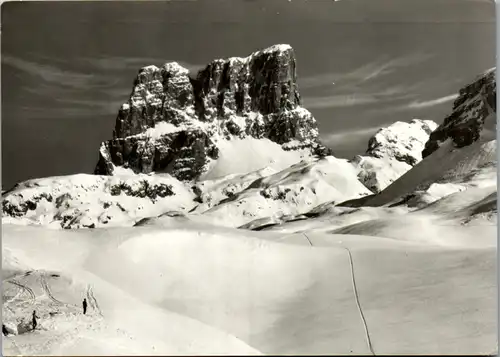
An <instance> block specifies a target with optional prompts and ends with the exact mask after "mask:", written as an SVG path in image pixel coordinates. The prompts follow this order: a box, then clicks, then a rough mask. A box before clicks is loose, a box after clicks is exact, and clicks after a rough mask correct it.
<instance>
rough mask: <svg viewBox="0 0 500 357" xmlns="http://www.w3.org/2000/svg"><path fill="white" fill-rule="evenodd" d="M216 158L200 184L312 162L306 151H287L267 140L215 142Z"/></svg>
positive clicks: (309, 154) (249, 138) (202, 176)
mask: <svg viewBox="0 0 500 357" xmlns="http://www.w3.org/2000/svg"><path fill="white" fill-rule="evenodd" d="M217 145H218V148H219V158H218V159H217V160H214V161H212V162H211V163H210V164H209V165H208V167H207V172H206V173H205V174H203V175H201V177H200V181H205V180H214V179H220V178H223V177H225V176H228V175H233V174H247V173H251V172H254V171H257V170H261V169H264V168H266V167H269V168H272V169H274V170H277V171H280V170H283V169H285V168H287V167H289V166H291V165H293V164H296V163H298V162H300V161H301V160H307V159H310V160H312V159H313V156H312V154H311V152H310V150H309V149H304V150H300V149H299V150H291V151H286V150H284V149H283V147H282V146H281V145H279V144H277V143H275V142H273V141H271V140H269V139H265V138H262V139H255V138H252V137H247V138H244V139H238V138H233V139H232V140H218V141H217Z"/></svg>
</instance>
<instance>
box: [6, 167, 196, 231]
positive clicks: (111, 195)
mask: <svg viewBox="0 0 500 357" xmlns="http://www.w3.org/2000/svg"><path fill="white" fill-rule="evenodd" d="M195 197H196V196H195V194H194V192H192V190H191V189H190V188H189V187H188V186H186V185H185V184H183V183H182V182H179V181H178V180H176V179H174V178H173V177H171V176H169V175H158V176H148V175H133V176H97V175H84V174H80V175H72V176H59V177H48V178H43V179H35V180H29V181H26V182H23V183H20V184H18V185H16V187H14V189H13V190H11V191H9V192H7V193H6V194H5V195H4V196H3V197H2V210H3V217H2V222H3V223H14V224H30V225H32V224H34V225H44V226H47V227H52V228H97V227H113V226H133V225H134V224H135V222H136V221H138V220H140V219H142V218H144V217H151V216H156V215H159V214H162V213H164V212H166V211H181V212H182V211H188V210H190V209H191V208H192V207H193V206H194V204H195V202H194V198H195Z"/></svg>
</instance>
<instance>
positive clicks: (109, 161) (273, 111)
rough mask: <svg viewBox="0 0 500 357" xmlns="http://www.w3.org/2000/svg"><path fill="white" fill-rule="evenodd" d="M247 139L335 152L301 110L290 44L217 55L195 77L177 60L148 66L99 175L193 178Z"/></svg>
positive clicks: (104, 148) (105, 146) (102, 155)
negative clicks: (225, 146)
mask: <svg viewBox="0 0 500 357" xmlns="http://www.w3.org/2000/svg"><path fill="white" fill-rule="evenodd" d="M246 137H252V138H256V139H262V138H267V139H269V140H271V141H273V142H275V143H277V144H279V145H281V146H282V149H283V150H304V149H305V150H307V151H308V153H309V156H314V155H319V156H326V155H328V154H330V153H331V151H330V150H329V149H327V148H326V147H324V146H323V145H322V144H321V143H320V141H319V133H318V127H317V123H316V120H315V119H314V117H313V116H312V114H311V113H310V112H309V111H308V110H306V109H304V108H303V107H301V100H300V95H299V92H298V86H297V77H296V60H295V54H294V51H293V49H292V48H291V47H290V46H288V45H276V46H272V47H270V48H268V49H265V50H263V51H258V52H255V53H253V54H251V55H250V56H248V57H246V58H229V59H218V60H214V61H212V62H211V63H210V64H209V65H208V66H207V67H205V68H204V69H202V70H201V71H200V72H199V73H198V74H197V75H196V76H195V77H191V76H190V73H189V71H188V70H187V69H186V68H183V67H182V66H180V65H179V64H178V63H176V62H171V63H166V64H164V65H163V66H162V67H161V68H159V67H156V66H147V67H144V68H142V69H141V70H140V71H139V74H138V76H137V78H136V80H135V82H134V88H133V91H132V93H131V95H130V98H129V100H128V101H127V102H126V103H125V104H123V105H122V107H121V108H120V110H119V113H118V117H117V119H116V125H115V130H114V132H113V139H112V140H108V141H106V142H103V143H102V144H101V147H100V150H99V162H98V164H97V166H96V169H95V173H96V174H101V175H112V174H116V170H117V168H119V167H122V168H128V169H130V170H132V171H133V172H135V173H150V172H165V173H170V174H171V175H172V176H174V177H176V178H178V179H180V180H193V179H197V178H198V177H199V176H200V175H202V174H203V173H205V172H206V171H207V170H208V166H209V164H210V163H212V162H213V161H216V160H217V159H218V158H219V147H220V146H221V145H222V142H224V141H227V140H231V139H234V138H239V139H242V138H246ZM298 161H300V160H297V161H296V162H298ZM264 166H266V164H265V163H263V164H262V166H261V167H264ZM261 167H259V168H261Z"/></svg>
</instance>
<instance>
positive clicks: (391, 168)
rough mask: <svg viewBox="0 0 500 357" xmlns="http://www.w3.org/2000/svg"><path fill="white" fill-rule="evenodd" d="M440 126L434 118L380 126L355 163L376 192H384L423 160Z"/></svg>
mask: <svg viewBox="0 0 500 357" xmlns="http://www.w3.org/2000/svg"><path fill="white" fill-rule="evenodd" d="M437 127H438V125H437V124H436V123H435V122H433V121H431V120H420V119H413V120H412V121H411V122H409V123H407V122H401V121H398V122H396V123H394V124H392V125H390V126H388V127H387V128H382V129H380V130H379V131H378V132H377V133H376V134H375V135H374V136H372V137H371V138H370V140H369V142H368V149H367V150H366V154H365V155H364V156H361V155H358V156H356V157H355V158H354V159H352V160H351V163H352V164H353V165H354V167H356V169H357V171H358V178H359V180H360V181H361V182H362V183H363V184H364V185H365V186H366V187H368V188H369V189H370V190H371V191H372V192H375V193H377V192H380V191H382V190H383V189H384V188H386V187H387V186H389V185H390V184H391V183H392V182H394V181H395V180H397V179H398V178H399V177H401V176H402V175H403V174H404V173H406V172H407V171H408V170H410V169H411V168H412V167H413V166H414V165H415V164H417V163H418V162H420V161H421V160H422V150H423V148H424V145H425V143H426V142H427V140H428V139H429V135H430V133H432V132H433V131H434V130H435V129H436V128H437Z"/></svg>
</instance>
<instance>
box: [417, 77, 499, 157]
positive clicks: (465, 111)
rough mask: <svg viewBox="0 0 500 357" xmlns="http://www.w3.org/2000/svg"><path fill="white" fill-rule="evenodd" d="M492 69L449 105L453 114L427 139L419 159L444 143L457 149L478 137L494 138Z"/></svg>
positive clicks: (494, 106)
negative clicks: (449, 141)
mask: <svg viewBox="0 0 500 357" xmlns="http://www.w3.org/2000/svg"><path fill="white" fill-rule="evenodd" d="M495 69H496V68H492V69H490V70H488V71H486V72H485V73H483V74H482V75H480V76H479V77H478V78H477V79H476V80H475V81H474V82H473V83H472V84H469V85H468V86H466V87H464V88H462V89H461V90H460V92H459V96H458V98H457V99H456V100H455V102H454V104H453V111H452V113H451V114H450V115H448V116H447V117H446V118H445V120H444V122H443V124H441V125H440V126H439V127H438V128H437V129H436V130H435V131H434V132H433V133H432V134H431V136H430V138H429V141H428V142H427V143H426V144H425V149H424V150H423V152H422V156H423V157H426V156H428V155H430V154H432V153H433V152H434V151H436V150H437V149H438V148H439V147H440V146H441V144H442V143H444V142H445V141H446V140H447V139H451V140H452V142H453V145H454V146H456V147H458V148H460V147H464V146H468V145H471V144H472V143H473V142H475V141H477V140H478V139H479V138H480V137H481V136H485V135H486V136H488V137H489V139H490V140H492V139H494V138H495V136H496V135H495V134H496V130H495V127H496V80H495Z"/></svg>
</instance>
